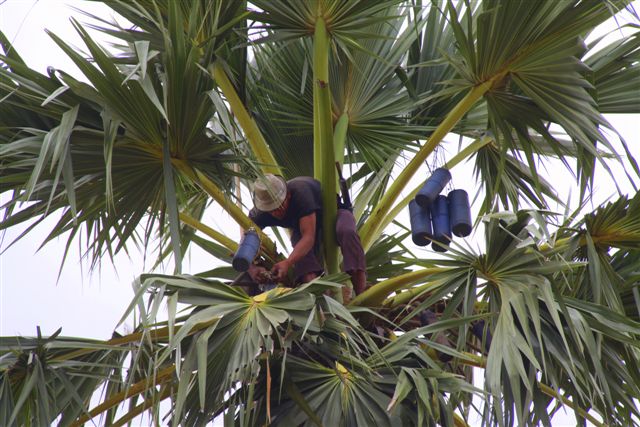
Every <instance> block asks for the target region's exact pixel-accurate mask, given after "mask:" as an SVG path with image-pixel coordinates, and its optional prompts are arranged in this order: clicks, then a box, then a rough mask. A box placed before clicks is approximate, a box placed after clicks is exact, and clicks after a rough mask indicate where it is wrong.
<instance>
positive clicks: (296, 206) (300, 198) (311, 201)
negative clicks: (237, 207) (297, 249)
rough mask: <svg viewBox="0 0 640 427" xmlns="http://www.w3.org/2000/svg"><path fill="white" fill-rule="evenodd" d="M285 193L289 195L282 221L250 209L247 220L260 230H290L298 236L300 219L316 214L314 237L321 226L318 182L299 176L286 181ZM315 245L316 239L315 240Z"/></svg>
mask: <svg viewBox="0 0 640 427" xmlns="http://www.w3.org/2000/svg"><path fill="white" fill-rule="evenodd" d="M287 191H288V192H289V194H290V199H289V207H288V208H287V212H286V214H285V216H284V218H282V219H278V218H275V217H273V216H272V215H270V214H269V213H267V212H262V211H259V210H258V209H256V208H253V209H251V212H249V218H251V220H252V221H253V222H255V223H256V225H257V226H258V227H260V228H265V227H284V228H289V229H292V230H293V232H294V234H297V235H298V236H299V235H300V218H302V217H304V216H307V215H311V214H312V213H314V212H315V213H316V235H317V234H318V230H320V227H321V225H322V194H321V192H320V182H318V181H317V180H315V179H313V178H311V177H308V176H299V177H297V178H293V179H291V180H289V181H287ZM316 243H317V239H316Z"/></svg>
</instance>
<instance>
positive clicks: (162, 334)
mask: <svg viewBox="0 0 640 427" xmlns="http://www.w3.org/2000/svg"><path fill="white" fill-rule="evenodd" d="M218 320H219V319H218V318H215V319H213V320H209V321H206V322H201V323H197V324H195V325H193V326H192V327H191V330H190V331H189V335H191V334H194V333H196V332H198V331H200V330H202V329H204V328H208V327H209V326H211V325H212V324H214V323H216V322H218ZM181 327H182V326H181V325H178V326H176V327H175V332H178V331H179V330H180V328H181ZM144 337H146V338H149V339H151V340H152V341H158V340H161V339H165V338H168V337H169V327H168V326H165V327H162V328H158V329H154V330H145V331H141V332H134V333H132V334H128V335H125V336H122V337H118V338H112V339H110V340H108V341H103V342H102V343H103V344H104V345H105V346H109V347H117V346H121V345H124V344H129V343H132V342H140V341H141V340H142V339H143V338H144ZM99 350H101V348H81V349H78V350H74V351H71V352H69V353H64V354H61V355H59V356H56V357H53V358H52V359H51V361H52V362H61V361H65V360H72V359H75V358H77V357H80V356H84V355H85V354H90V353H93V352H94V351H99Z"/></svg>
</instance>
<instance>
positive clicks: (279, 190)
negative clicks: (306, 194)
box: [253, 173, 289, 218]
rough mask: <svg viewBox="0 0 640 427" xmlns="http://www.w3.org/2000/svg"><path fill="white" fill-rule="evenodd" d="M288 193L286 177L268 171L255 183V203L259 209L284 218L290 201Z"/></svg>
mask: <svg viewBox="0 0 640 427" xmlns="http://www.w3.org/2000/svg"><path fill="white" fill-rule="evenodd" d="M287 193H288V192H287V182H286V181H285V180H284V178H282V177H281V176H276V175H272V174H270V173H268V174H266V175H265V176H264V177H259V178H258V179H256V181H255V182H254V184H253V204H254V206H255V207H256V209H258V210H259V211H262V212H268V213H270V214H271V215H273V216H275V217H276V218H283V217H284V215H285V213H286V211H287V205H288V201H289V197H288V194H287Z"/></svg>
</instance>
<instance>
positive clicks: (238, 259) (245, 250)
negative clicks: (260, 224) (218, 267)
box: [231, 228, 260, 272]
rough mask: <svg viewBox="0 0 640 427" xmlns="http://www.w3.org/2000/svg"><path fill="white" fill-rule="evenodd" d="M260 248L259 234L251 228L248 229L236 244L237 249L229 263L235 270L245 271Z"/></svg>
mask: <svg viewBox="0 0 640 427" xmlns="http://www.w3.org/2000/svg"><path fill="white" fill-rule="evenodd" d="M259 250H260V236H258V233H256V231H255V230H254V229H253V228H250V229H248V230H247V231H246V232H245V233H244V236H243V237H242V241H241V242H240V244H239V245H238V250H237V251H236V253H235V255H234V256H233V260H232V261H231V265H232V266H233V269H234V270H236V271H241V272H242V271H247V270H248V269H249V267H250V266H251V263H252V262H253V260H254V259H255V258H256V256H257V255H258V251H259Z"/></svg>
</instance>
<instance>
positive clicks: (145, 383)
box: [70, 365, 176, 427]
mask: <svg viewBox="0 0 640 427" xmlns="http://www.w3.org/2000/svg"><path fill="white" fill-rule="evenodd" d="M175 370H176V367H175V365H171V366H167V367H165V368H164V369H162V370H161V371H159V372H158V373H157V374H156V375H155V376H154V377H153V378H152V379H151V378H144V379H142V380H140V381H138V382H137V383H135V384H132V385H131V387H128V388H127V389H126V390H123V391H121V392H120V393H116V394H114V395H113V396H111V397H109V398H107V399H106V400H105V401H104V402H103V403H101V404H100V405H98V406H96V407H95V408H93V409H92V410H91V411H89V414H86V415H83V416H81V417H80V418H78V419H77V420H76V421H75V422H73V423H72V424H71V426H70V427H80V426H82V425H83V424H84V423H86V422H87V421H90V420H92V419H93V418H95V417H96V416H98V415H100V414H101V413H103V412H105V411H108V410H109V409H111V408H113V407H114V406H116V405H118V404H119V403H121V402H123V401H125V400H126V399H128V398H130V397H132V396H135V395H137V394H140V393H142V392H143V391H145V390H148V389H149V388H151V387H155V386H157V385H159V384H162V383H164V382H166V381H168V380H170V379H171V377H172V376H173V374H174V372H175Z"/></svg>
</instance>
